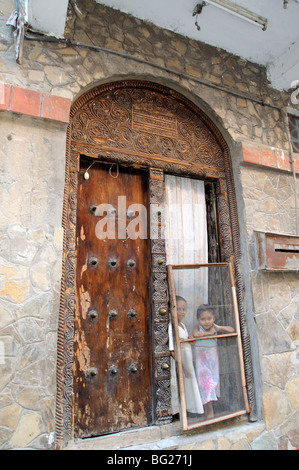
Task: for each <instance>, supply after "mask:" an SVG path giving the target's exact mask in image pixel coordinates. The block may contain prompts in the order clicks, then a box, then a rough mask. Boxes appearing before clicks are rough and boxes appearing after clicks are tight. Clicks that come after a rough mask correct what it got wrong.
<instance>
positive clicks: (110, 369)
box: [109, 365, 118, 375]
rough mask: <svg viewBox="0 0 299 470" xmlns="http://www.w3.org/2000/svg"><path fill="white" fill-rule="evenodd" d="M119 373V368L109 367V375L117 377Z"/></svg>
mask: <svg viewBox="0 0 299 470" xmlns="http://www.w3.org/2000/svg"><path fill="white" fill-rule="evenodd" d="M117 372H118V368H117V367H116V366H115V365H113V366H111V367H109V374H110V375H116V374H117Z"/></svg>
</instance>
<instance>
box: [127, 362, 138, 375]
mask: <svg viewBox="0 0 299 470" xmlns="http://www.w3.org/2000/svg"><path fill="white" fill-rule="evenodd" d="M137 370H138V367H137V366H136V364H130V365H129V372H131V374H136V372H137Z"/></svg>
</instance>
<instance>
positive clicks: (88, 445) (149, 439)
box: [64, 422, 182, 450]
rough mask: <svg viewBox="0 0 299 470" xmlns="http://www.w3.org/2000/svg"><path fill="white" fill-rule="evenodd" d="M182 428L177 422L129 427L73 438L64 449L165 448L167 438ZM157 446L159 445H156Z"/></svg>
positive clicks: (179, 431)
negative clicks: (99, 434) (144, 426)
mask: <svg viewBox="0 0 299 470" xmlns="http://www.w3.org/2000/svg"><path fill="white" fill-rule="evenodd" d="M181 433H182V429H181V426H180V423H179V422H174V423H171V424H166V425H163V426H149V427H146V428H138V429H131V430H128V431H122V432H118V433H114V434H108V435H105V436H99V437H92V438H87V439H74V440H73V441H71V442H69V443H68V445H67V447H66V448H65V449H64V450H118V449H122V450H127V449H131V450H133V448H135V447H136V446H137V447H136V449H141V448H142V449H144V450H147V449H148V450H150V449H153V448H155V449H159V448H160V449H163V448H164V449H167V448H168V447H163V445H167V442H169V444H170V443H171V442H170V441H169V438H171V437H174V436H179V435H180V434H181ZM157 446H159V447H157ZM160 446H162V447H160Z"/></svg>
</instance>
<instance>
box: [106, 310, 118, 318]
mask: <svg viewBox="0 0 299 470" xmlns="http://www.w3.org/2000/svg"><path fill="white" fill-rule="evenodd" d="M108 316H109V318H110V320H116V319H117V317H118V312H117V311H116V310H110V312H109V313H108Z"/></svg>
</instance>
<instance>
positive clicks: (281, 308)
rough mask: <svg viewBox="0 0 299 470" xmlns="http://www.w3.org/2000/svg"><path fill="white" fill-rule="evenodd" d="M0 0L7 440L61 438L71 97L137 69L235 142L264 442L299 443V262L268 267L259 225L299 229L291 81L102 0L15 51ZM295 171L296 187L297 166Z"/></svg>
mask: <svg viewBox="0 0 299 470" xmlns="http://www.w3.org/2000/svg"><path fill="white" fill-rule="evenodd" d="M0 10H1V16H0V33H1V35H0V82H1V83H2V84H3V90H4V93H3V95H2V96H3V99H2V102H1V103H0V126H1V127H0V135H1V142H2V146H1V151H0V152H1V159H0V161H1V173H0V178H1V195H0V204H1V210H2V217H1V226H0V293H1V298H0V335H1V336H0V340H1V342H0V345H1V350H0V368H1V374H0V448H16V447H17V448H19V447H20V448H47V447H51V446H53V433H54V413H55V367H56V342H57V320H58V310H59V291H60V275H61V259H62V229H61V218H62V205H63V191H64V164H65V144H66V142H65V139H66V125H67V121H68V115H69V107H70V104H71V102H73V101H74V100H75V99H76V98H77V97H78V96H80V95H81V94H82V93H84V92H85V91H86V90H89V89H91V88H93V87H94V86H96V85H98V84H101V83H106V82H109V81H112V80H119V79H130V78H132V79H134V78H136V79H145V80H151V81H154V82H157V83H161V84H163V85H166V86H168V87H170V88H173V89H174V90H176V91H178V92H180V93H182V94H184V95H185V96H186V97H187V98H189V99H190V100H192V101H193V102H194V103H195V104H196V105H198V106H199V107H200V108H201V109H202V110H203V111H204V112H206V113H207V114H208V115H209V117H210V118H211V119H212V120H213V121H214V123H215V124H216V125H217V126H218V128H219V130H220V131H221V132H222V134H223V136H224V138H225V139H226V140H227V142H228V145H229V147H230V150H231V157H232V163H233V169H234V178H235V184H236V193H237V200H238V202H239V208H238V211H239V217H240V220H239V221H240V229H241V237H242V249H243V265H244V277H245V278H246V283H245V285H246V292H245V297H246V302H247V314H248V324H249V327H250V329H251V343H252V349H253V364H254V372H255V383H256V396H257V400H258V409H259V413H258V419H260V420H264V421H265V431H264V434H263V438H262V439H261V440H260V442H262V443H264V444H263V445H264V446H267V444H266V443H267V442H271V448H273V447H276V448H283V449H287V448H295V447H299V436H298V429H299V425H298V421H299V417H298V414H299V403H298V381H299V370H298V359H297V357H298V344H299V343H298V340H299V332H298V331H299V327H298V317H299V311H298V295H299V287H298V273H284V274H281V273H262V272H260V271H259V269H258V266H257V260H256V256H257V255H256V243H255V238H254V232H255V231H256V230H261V231H274V232H278V233H279V232H283V233H290V234H295V220H296V213H295V186H294V185H295V180H294V178H293V176H292V173H291V166H290V163H289V137H288V132H289V131H288V125H287V119H286V115H285V112H284V111H281V109H282V110H285V108H286V106H287V105H289V104H290V103H289V99H290V96H289V94H288V93H285V92H283V93H282V92H279V91H277V90H274V89H273V88H272V87H271V86H270V85H269V83H268V81H267V76H266V71H265V69H264V68H263V67H259V66H258V65H256V64H253V63H250V62H248V61H245V60H243V59H241V58H239V57H235V56H232V55H231V54H229V53H227V52H226V51H223V50H221V49H219V48H214V47H211V46H208V45H204V44H202V43H200V42H196V41H193V40H190V39H188V38H185V37H182V36H179V35H177V34H175V33H172V32H170V31H166V30H162V29H159V28H157V27H156V26H154V25H151V24H149V23H146V22H143V21H141V20H138V19H136V18H133V17H131V16H129V15H125V14H121V13H119V12H116V11H115V10H113V9H110V8H106V7H103V6H101V5H98V4H97V3H96V2H94V1H92V0H84V1H83V0H76V1H75V0H72V1H70V5H69V11H68V19H67V23H66V30H65V37H66V38H67V39H68V40H69V42H68V43H67V42H59V41H55V40H54V41H52V42H49V41H48V40H47V39H48V38H46V37H41V36H37V35H34V34H32V33H29V32H28V33H27V34H26V35H27V36H28V37H29V36H30V37H32V40H28V39H25V40H24V44H23V55H22V61H21V64H17V63H16V60H15V48H14V39H13V35H12V32H11V29H10V27H8V26H6V20H7V18H8V17H9V15H10V13H11V12H12V11H13V10H14V2H13V1H12V0H0ZM74 42H76V43H77V45H75V44H74ZM78 43H80V44H81V45H79V44H78ZM87 45H90V46H96V47H98V48H104V49H97V50H94V49H92V48H91V49H90V48H88V47H86V46H87ZM111 51H112V52H113V53H112V52H111ZM294 158H295V165H296V171H297V173H298V171H299V169H298V162H299V156H298V155H294ZM296 184H297V194H298V193H299V184H298V177H297V179H296ZM203 445H204V444H203ZM261 445H262V444H261Z"/></svg>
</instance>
